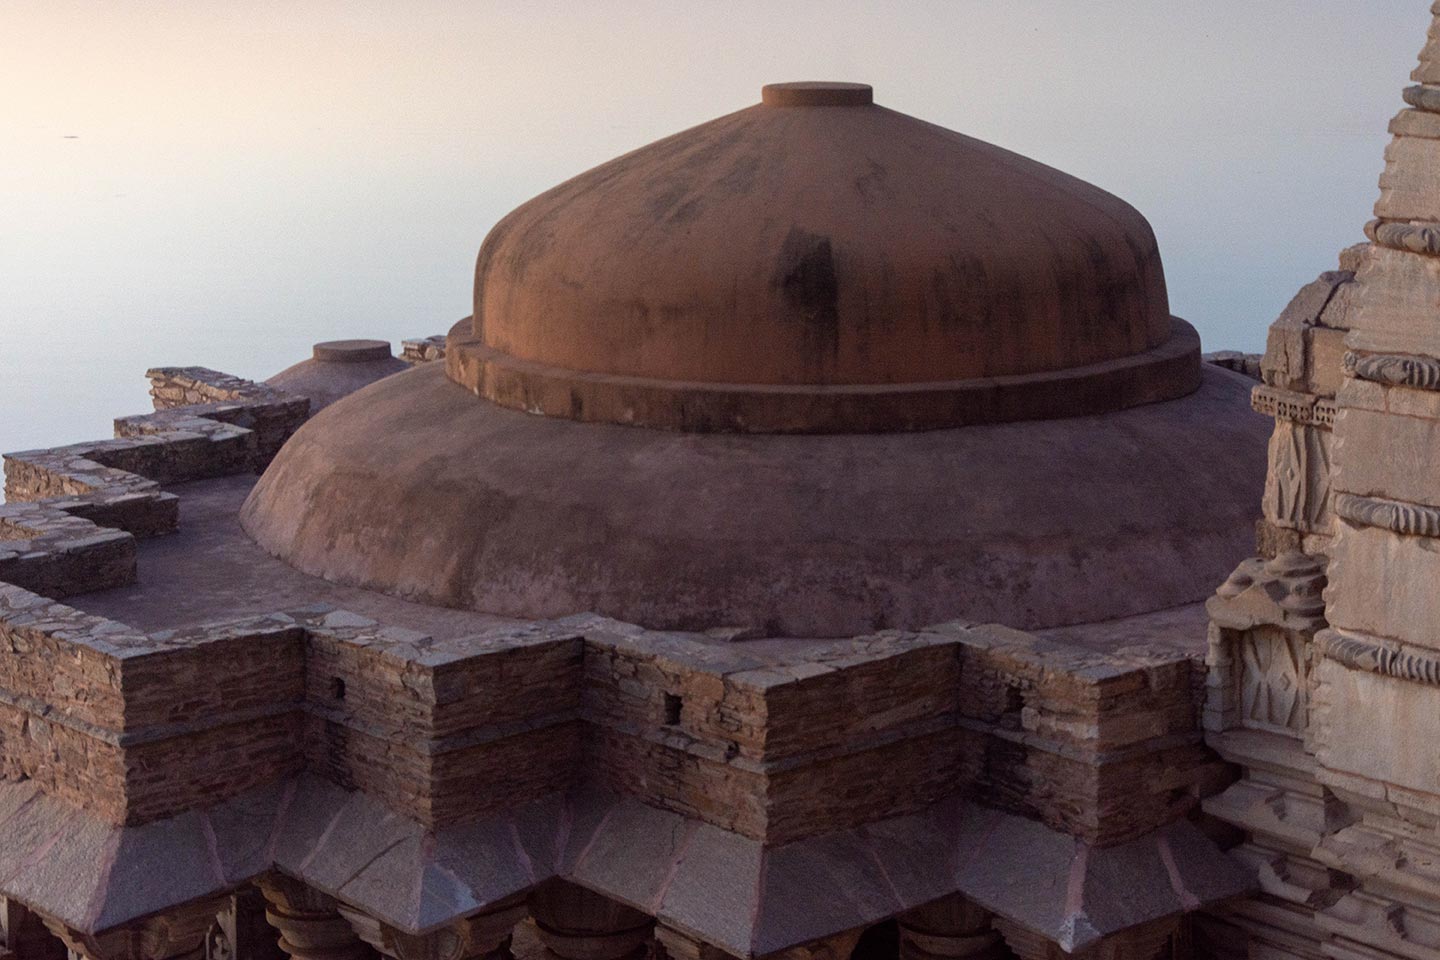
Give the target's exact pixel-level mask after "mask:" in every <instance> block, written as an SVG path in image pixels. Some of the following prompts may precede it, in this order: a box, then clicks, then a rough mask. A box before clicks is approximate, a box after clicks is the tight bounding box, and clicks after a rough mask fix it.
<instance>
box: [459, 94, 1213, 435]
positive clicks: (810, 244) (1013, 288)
mask: <svg viewBox="0 0 1440 960" xmlns="http://www.w3.org/2000/svg"><path fill="white" fill-rule="evenodd" d="M448 362H449V367H450V374H451V377H452V379H455V380H457V381H459V382H461V383H464V384H466V385H467V386H470V387H471V388H472V389H473V390H475V391H476V392H477V393H480V394H481V395H482V396H485V397H487V398H489V399H491V400H494V401H496V402H499V403H501V404H503V405H506V406H512V407H517V408H520V409H526V410H530V411H532V412H541V413H546V414H551V415H559V416H566V417H570V418H573V419H582V420H602V421H612V422H622V423H635V424H641V425H650V426H660V427H678V428H682V429H684V428H695V429H704V430H715V429H721V430H744V431H758V432H856V431H873V430H893V429H915V428H934V427H942V426H953V425H959V424H964V423H973V422H994V421H1000V420H1014V419H1030V418H1035V417H1047V416H1058V415H1075V414H1081V413H1093V412H1099V411H1102V410H1108V409H1117V408H1120V407H1124V406H1130V405H1134V404H1135V403H1142V402H1150V401H1154V400H1157V399H1163V398H1167V397H1172V396H1178V395H1182V394H1184V393H1186V392H1189V391H1190V390H1193V389H1195V387H1196V386H1197V385H1198V366H1197V365H1198V340H1197V339H1196V338H1195V337H1194V335H1193V332H1192V331H1190V330H1189V328H1188V327H1187V326H1186V325H1184V324H1183V323H1181V322H1179V321H1172V318H1171V317H1170V314H1169V309H1168V302H1167V298H1166V292H1165V279H1164V273H1163V270H1162V268H1161V262H1160V255H1159V252H1158V250H1157V248H1156V243H1155V237H1154V234H1153V233H1152V232H1151V230H1150V227H1149V225H1148V224H1147V223H1146V222H1145V219H1144V217H1142V216H1141V215H1140V214H1139V213H1137V212H1136V211H1135V210H1134V209H1133V208H1132V207H1130V206H1129V205H1128V204H1126V203H1124V202H1123V201H1121V200H1119V199H1117V198H1115V197H1113V196H1111V195H1110V194H1108V193H1106V192H1104V191H1102V190H1100V189H1098V188H1096V187H1093V186H1090V185H1089V184H1086V183H1084V182H1082V181H1080V180H1077V179H1075V178H1074V177H1070V176H1067V175H1065V174H1063V173H1060V172H1058V171H1056V170H1053V169H1051V168H1049V167H1046V166H1044V165H1042V164H1039V163H1036V162H1035V161H1033V160H1028V159H1026V158H1024V157H1021V156H1018V155H1016V154H1014V153H1011V152H1009V151H1007V150H1002V149H1000V148H999V147H995V146H991V145H990V144H987V143H983V142H981V141H979V140H975V139H972V138H970V137H966V136H962V135H961V134H958V133H954V132H951V131H949V130H945V129H942V128H940V127H937V126H934V125H933V124H929V123H925V122H923V121H920V120H916V119H914V118H912V117H908V116H906V115H904V114H901V113H897V112H895V111H893V110H887V109H885V108H883V107H879V106H876V105H875V104H873V103H872V102H871V97H870V88H869V87H865V86H861V85H857V84H781V85H774V86H770V87H766V88H765V91H764V99H763V102H762V103H761V104H759V105H757V106H754V107H751V108H749V109H746V110H741V111H739V112H738V113H733V114H730V115H729V116H725V117H721V118H720V119H718V120H714V121H711V122H709V123H706V124H702V125H700V126H698V127H695V128H693V129H691V130H687V131H685V132H683V133H679V134H676V135H675V136H672V137H669V138H667V139H664V140H661V141H659V142H657V143H653V144H651V145H649V146H647V147H643V148H641V149H639V150H636V151H634V152H632V153H629V154H626V155H625V156H623V157H620V158H618V159H616V160H613V161H611V162H609V163H606V164H603V165H601V166H599V167H596V168H595V169H593V170H591V171H589V172H587V173H583V174H581V175H580V176H578V177H575V178H574V179H572V180H569V181H567V182H566V183H563V184H561V185H560V186H558V187H555V188H554V189H552V190H550V191H548V192H546V193H544V194H541V195H540V196H539V197H536V198H535V199H533V200H531V201H530V202H528V203H526V204H523V205H522V206H520V207H519V208H518V209H516V210H515V211H514V212H513V213H511V214H510V215H509V216H507V217H506V218H505V219H503V220H502V221H501V222H500V223H499V224H498V225H497V226H496V227H495V228H494V229H493V230H492V231H491V232H490V235H489V237H487V239H486V241H485V243H484V246H483V247H482V249H481V251H480V256H479V260H478V263H477V266H476V276H475V309H474V316H473V321H472V325H471V328H470V329H469V330H468V331H466V332H465V333H464V334H463V335H462V336H460V337H458V338H456V339H455V341H454V342H452V344H451V349H450V352H449V357H448Z"/></svg>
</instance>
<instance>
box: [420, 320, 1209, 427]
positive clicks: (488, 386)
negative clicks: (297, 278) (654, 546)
mask: <svg viewBox="0 0 1440 960" xmlns="http://www.w3.org/2000/svg"><path fill="white" fill-rule="evenodd" d="M445 372H446V375H447V376H448V377H449V378H450V379H451V380H453V381H455V382H456V383H458V384H461V385H462V386H464V387H466V388H467V389H469V390H470V391H471V392H472V393H474V394H476V395H477V396H480V397H483V398H485V399H486V400H489V401H491V402H493V403H496V404H499V405H500V406H503V407H509V408H511V409H515V410H523V411H525V412H527V413H533V414H541V415H544V416H549V417H562V418H566V419H570V420H576V421H581V422H588V423H616V424H625V425H630V426H638V427H651V428H658V429H666V430H682V431H687V432H698V433H707V432H708V433H882V432H893V431H910V430H941V429H946V428H950V427H961V426H967V425H970V424H981V423H1010V422H1015V421H1020V420H1051V419H1059V418H1064V417H1079V416H1088V415H1092V414H1098V413H1108V412H1110V411H1114V410H1123V409H1126V408H1129V407H1135V406H1140V405H1141V404H1147V403H1157V402H1160V401H1163V400H1174V399H1177V398H1179V397H1183V396H1186V395H1188V394H1190V393H1193V392H1194V391H1195V390H1197V389H1199V386H1200V379H1201V378H1200V336H1199V334H1198V333H1196V331H1195V328H1194V327H1192V326H1191V325H1190V324H1189V323H1187V322H1186V321H1184V320H1181V319H1180V318H1178V317H1172V318H1171V331H1170V337H1169V339H1167V340H1166V341H1165V342H1164V343H1161V344H1160V345H1159V346H1157V347H1154V348H1152V349H1150V350H1146V351H1144V352H1142V353H1137V354H1133V355H1131V356H1127V357H1120V358H1117V359H1114V360H1107V361H1103V362H1101V363H1094V364H1089V365H1086V366H1081V367H1072V368H1068V369H1061V370H1050V371H1043V372H1039V373H1030V374H1019V375H1010V376H1000V377H980V378H974V379H967V380H948V381H931V382H923V383H887V384H858V385H857V384H836V385H815V384H798V385H790V384H731V383H701V382H693V381H677V380H659V379H651V378H646V377H633V376H622V375H615V374H604V373H591V372H587V371H583V370H569V369H564V368H560V367H553V366H548V365H545V364H540V363H535V362H532V361H527V360H520V359H517V358H515V357H513V356H510V355H508V354H505V353H502V352H500V351H497V350H494V349H493V348H491V347H488V346H486V345H485V343H484V342H483V340H481V339H480V338H479V337H476V336H475V335H474V333H473V332H472V329H471V326H470V324H469V323H468V322H466V321H462V322H461V323H459V324H457V325H456V326H455V328H454V329H452V330H451V331H450V335H449V337H448V342H447V346H446V351H445Z"/></svg>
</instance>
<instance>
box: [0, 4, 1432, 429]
mask: <svg viewBox="0 0 1440 960" xmlns="http://www.w3.org/2000/svg"><path fill="white" fill-rule="evenodd" d="M1429 6H1430V0H1205V2H1203V3H1196V2H1194V0H1085V2H1073V0H1070V2H1061V0H951V2H944V3H940V2H934V3H930V2H926V3H921V2H914V3H901V2H892V3H887V4H879V3H847V2H833V0H832V2H826V3H789V4H787V3H775V2H769V3H751V2H733V0H732V2H726V3H701V2H695V0H691V2H669V3H628V2H621V0H605V2H592V3H580V2H570V3H542V2H524V3H520V2H516V3H484V2H475V0H469V2H453V3H452V2H440V0H407V2H405V3H395V2H386V3H378V2H375V3H366V2H358V0H344V2H339V0H337V2H309V0H287V2H274V3H262V2H242V0H225V2H219V0H213V2H212V0H174V2H170V0H109V2H104V3H102V2H99V0H94V2H86V3H78V2H68V0H40V2H30V0H0V346H3V349H0V449H3V450H12V449H20V448H24V447H33V446H41V445H43V446H49V445H53V444H58V443H63V442H73V441H78V440H87V439H94V438H97V437H102V436H108V435H109V433H110V420H111V418H113V417H115V416H118V415H122V414H128V413H137V412H141V411H143V410H145V409H147V408H148V401H147V398H146V394H145V389H146V381H145V379H144V371H145V368H146V367H147V366H152V365H159V364H200V365H205V366H211V367H215V368H218V369H221V370H224V371H226V372H230V373H235V374H239V375H242V376H249V377H254V378H257V379H263V378H264V377H266V376H269V375H270V374H273V373H275V372H277V371H278V370H280V369H282V368H283V367H285V366H288V365H289V364H290V363H293V362H295V361H297V360H300V359H303V358H304V357H305V356H307V355H308V352H309V346H310V344H311V343H313V342H314V341H317V340H325V339H334V338H338V337H362V336H369V337H381V338H388V339H391V340H393V341H397V346H398V341H399V340H400V339H401V338H402V337H407V336H422V335H427V334H431V333H439V332H442V331H443V330H445V329H446V328H447V327H448V326H449V325H450V324H451V323H452V322H454V320H456V319H458V318H459V317H461V316H463V315H464V314H465V313H467V312H468V310H469V306H468V304H469V300H470V294H471V289H470V285H471V281H472V270H473V264H474V257H475V252H476V250H477V249H478V247H479V245H480V241H481V240H482V239H483V238H484V236H485V233H486V231H487V230H488V229H489V228H490V226H491V225H492V224H493V223H494V222H495V220H497V219H498V218H499V217H500V216H502V215H503V214H504V213H506V212H507V211H508V210H510V209H511V208H513V207H514V206H516V205H517V204H519V203H521V202H522V201H524V200H526V199H528V198H529V197H531V196H533V195H534V194H536V193H538V192H540V191H542V190H544V189H545V188H547V187H549V186H551V185H553V184H554V183H556V182H558V181H560V180H563V179H565V178H567V177H569V176H572V175H573V174H575V173H578V172H580V171H582V170H584V169H586V168H588V167H591V166H593V165H595V164H596V163H599V162H602V161H604V160H606V159H609V158H610V157H612V156H615V155H617V154H619V153H622V152H624V151H627V150H629V149H632V148H634V147H637V146H640V145H641V144H644V143H646V142H649V141H650V140H653V139H656V138H658V137H660V136H663V135H665V134H668V133H671V132H674V131H676V130H679V129H683V128H685V127H688V126H692V125H694V124H696V123H700V122H703V121H705V120H707V119H710V118H712V117H715V116H718V115H720V114H723V113H727V112H729V111H732V110H735V109H738V108H741V107H744V106H747V105H749V104H751V103H753V102H756V101H757V100H758V99H759V90H760V86H761V84H763V83H766V82H773V81H784V80H799V79H827V80H853V81H861V82H865V83H870V84H873V85H874V87H875V98H876V101H877V102H879V103H881V104H883V105H885V106H888V107H892V108H894V109H897V110H902V111H904V112H906V113H911V114H914V115H916V116H919V117H921V118H923V119H926V120H929V121H931V122H934V123H938V124H940V125H942V126H946V127H950V128H953V129H955V130H959V131H961V132H964V133H967V134H970V135H972V136H977V137H980V138H982V139H985V140H989V141H991V142H993V143H997V144H999V145H1001V146H1004V147H1007V148H1009V149H1011V150H1016V151H1019V152H1021V153H1024V154H1026V155H1029V156H1031V157H1034V158H1035V159H1037V160H1040V161H1042V162H1045V163H1048V164H1051V165H1053V166H1056V167H1059V168H1060V169H1062V170H1065V171H1067V172H1069V173H1072V174H1074V175H1076V176H1079V177H1082V178H1084V179H1087V180H1090V181H1092V182H1094V183H1096V184H1098V185H1099V186H1101V187H1104V188H1105V189H1107V190H1110V191H1111V192H1113V193H1116V194H1118V195H1119V196H1121V197H1123V198H1125V199H1126V200H1128V201H1129V202H1130V203H1132V204H1134V205H1135V206H1136V207H1137V208H1138V209H1139V210H1140V211H1141V212H1142V213H1144V214H1145V215H1146V216H1147V217H1148V218H1149V220H1150V222H1151V224H1152V225H1153V226H1154V228H1155V232H1156V235H1157V236H1158V237H1159V240H1160V249H1161V252H1162V255H1163V256H1164V260H1165V265H1166V272H1167V275H1168V277H1169V281H1170V294H1171V307H1172V310H1173V311H1174V312H1175V313H1177V314H1179V315H1180V316H1183V317H1186V318H1187V319H1189V320H1190V321H1191V322H1193V323H1194V324H1195V325H1196V326H1197V327H1198V328H1199V329H1200V332H1201V335H1202V337H1203V338H1204V341H1205V346H1206V349H1212V350H1213V349H1224V348H1234V349H1245V350H1259V349H1260V348H1261V347H1262V345H1263V343H1264V335H1265V328H1266V326H1267V325H1268V324H1269V322H1270V321H1271V320H1273V319H1274V317H1275V315H1276V314H1277V313H1278V312H1279V310H1280V309H1281V308H1282V307H1283V306H1284V304H1285V302H1286V301H1287V300H1288V299H1289V298H1290V296H1291V295H1292V294H1293V293H1294V291H1295V290H1296V289H1297V288H1298V287H1299V286H1300V285H1301V284H1303V283H1305V282H1306V281H1308V280H1310V279H1312V278H1313V277H1314V276H1315V275H1316V274H1317V273H1319V272H1320V271H1322V270H1327V269H1332V268H1333V267H1334V264H1335V259H1336V254H1337V253H1338V251H1339V250H1340V248H1341V247H1343V246H1346V245H1348V244H1350V243H1354V242H1356V241H1358V240H1360V239H1362V236H1361V232H1360V231H1361V227H1362V226H1363V225H1364V223H1365V221H1366V220H1367V219H1368V218H1369V215H1370V208H1371V206H1372V204H1373V202H1374V200H1375V196H1376V193H1377V190H1376V178H1377V176H1378V175H1379V173H1380V169H1381V165H1382V151H1383V149H1384V146H1385V143H1386V142H1387V140H1388V137H1387V135H1386V133H1385V126H1386V123H1387V122H1388V120H1389V119H1390V117H1391V116H1392V115H1393V114H1394V113H1395V112H1396V111H1397V110H1398V109H1399V108H1400V107H1401V106H1402V104H1401V101H1400V91H1401V89H1403V87H1405V86H1406V85H1407V84H1408V83H1409V80H1408V76H1409V72H1410V70H1411V68H1412V67H1413V65H1414V60H1415V55H1416V53H1417V52H1418V51H1419V49H1420V46H1421V45H1422V43H1423V41H1424V35H1425V28H1426V26H1427V25H1428V23H1429V20H1430V15H1429Z"/></svg>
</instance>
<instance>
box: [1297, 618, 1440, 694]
mask: <svg viewBox="0 0 1440 960" xmlns="http://www.w3.org/2000/svg"><path fill="white" fill-rule="evenodd" d="M1315 646H1316V647H1317V648H1318V649H1319V650H1320V653H1321V654H1322V655H1323V656H1326V657H1328V658H1330V659H1331V660H1334V661H1336V662H1337V663H1342V664H1344V665H1345V666H1347V667H1350V668H1352V669H1355V670H1368V671H1369V672H1370V673H1379V674H1383V675H1385V676H1387V677H1398V678H1400V679H1401V680H1413V681H1414V682H1416V683H1425V684H1429V685H1431V686H1440V657H1436V656H1434V655H1432V654H1427V653H1420V652H1416V651H1409V650H1401V649H1398V648H1396V647H1393V646H1390V645H1388V644H1384V643H1378V642H1376V641H1373V640H1363V639H1361V638H1359V637H1354V636H1347V635H1346V634H1342V633H1339V632H1338V631H1335V630H1324V631H1321V632H1320V634H1318V635H1317V636H1316V638H1315Z"/></svg>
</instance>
